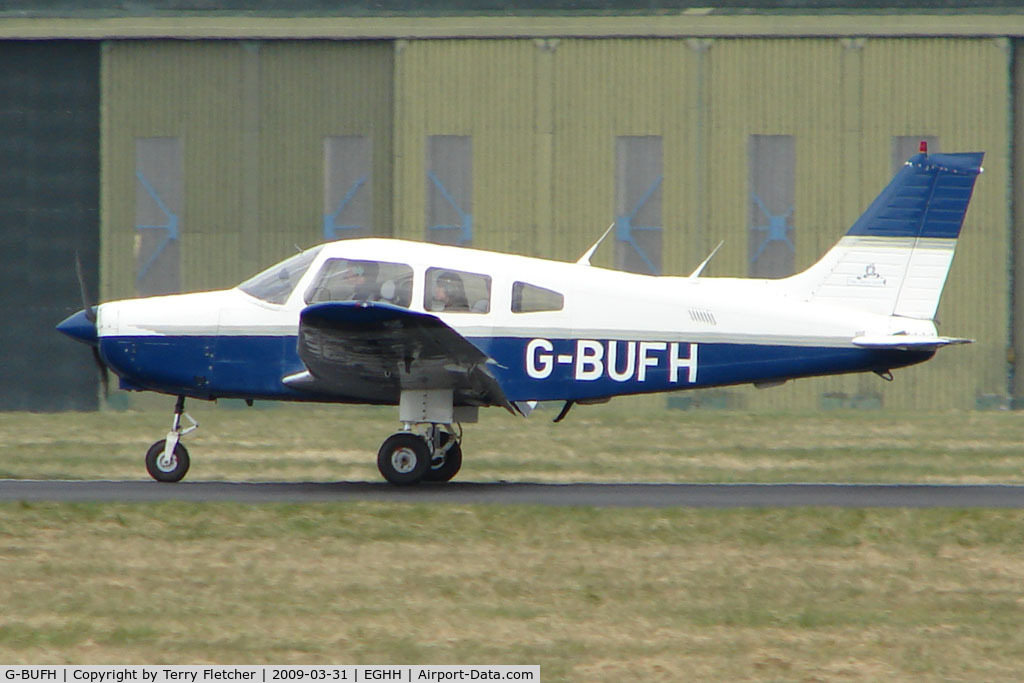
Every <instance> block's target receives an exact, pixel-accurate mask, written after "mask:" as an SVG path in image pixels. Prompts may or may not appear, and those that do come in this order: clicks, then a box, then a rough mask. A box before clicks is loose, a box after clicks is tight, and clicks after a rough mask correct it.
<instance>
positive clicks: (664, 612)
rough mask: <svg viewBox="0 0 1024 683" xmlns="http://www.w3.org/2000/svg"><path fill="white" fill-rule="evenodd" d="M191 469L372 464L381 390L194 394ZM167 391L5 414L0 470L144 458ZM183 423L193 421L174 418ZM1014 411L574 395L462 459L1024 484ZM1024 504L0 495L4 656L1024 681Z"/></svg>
mask: <svg viewBox="0 0 1024 683" xmlns="http://www.w3.org/2000/svg"><path fill="white" fill-rule="evenodd" d="M195 416H196V417H197V418H198V419H199V420H200V422H202V423H203V428H202V429H201V430H200V431H199V432H197V433H196V434H195V435H192V436H190V437H188V441H189V446H190V449H191V450H192V455H193V470H192V472H190V474H189V479H237V480H242V479H255V480H258V479H273V480H324V481H334V480H341V479H368V480H371V481H376V480H377V477H378V475H377V473H376V468H375V466H374V464H373V454H374V452H375V450H376V447H377V446H378V445H379V443H380V441H381V440H382V439H383V437H384V436H386V435H387V434H388V433H389V432H390V430H391V429H392V428H393V417H392V413H391V411H377V410H371V409H340V410H324V409H317V408H308V409H293V408H288V409H282V410H250V411H241V410H224V409H219V410H217V409H211V408H208V407H204V406H202V405H200V406H196V411H195ZM167 417H168V416H167V415H166V414H164V413H159V414H150V413H109V414H104V415H90V414H83V415H11V414H6V415H4V414H0V472H2V476H5V477H18V478H56V477H61V478H94V477H102V478H114V479H125V478H143V477H145V473H144V470H143V469H142V464H141V457H142V453H143V452H144V450H145V448H146V446H147V445H148V444H149V443H150V442H151V441H153V440H155V439H156V438H159V437H160V436H161V432H163V431H165V430H166V428H167V427H166V424H165V423H166V422H167ZM193 437H194V438H193ZM1022 440H1024V421H1022V420H1021V418H1019V416H1018V415H1016V414H1013V413H996V412H993V413H944V414H923V415H902V416H892V415H888V414H886V413H873V412H871V413H858V414H853V413H834V414H831V413H825V414H814V415H803V416H791V415H772V416H761V415H757V416H754V415H745V414H738V413H717V412H685V413H684V412H667V411H658V412H655V413H651V414H644V413H643V412H641V411H631V410H628V409H627V410H623V411H620V410H617V409H616V408H615V404H614V403H613V404H612V405H611V406H601V407H595V408H589V409H580V408H577V409H576V410H574V411H573V413H572V414H571V415H570V417H569V419H568V420H567V421H566V422H565V423H562V424H560V425H551V424H550V423H548V422H547V421H546V420H543V421H542V420H537V419H536V418H534V419H531V420H530V421H523V420H516V419H513V418H512V417H511V416H503V415H500V414H497V413H496V414H494V415H493V416H490V415H488V416H486V417H485V418H484V420H483V421H482V422H481V424H479V425H469V426H467V437H466V441H465V451H466V465H465V468H464V470H463V473H462V474H461V475H460V479H466V480H477V481H479V480H498V479H506V480H541V481H568V480H588V481H619V480H621V481H626V480H644V481H787V480H801V481H928V482H938V481H943V482H976V481H989V482H1019V481H1021V480H1022V475H1021V464H1022V463H1021V459H1020V457H1019V452H1020V451H1019V448H1018V446H1017V444H1019V443H1021V441H1022ZM1022 548H1024V511H1016V510H837V509H821V508H805V509H800V508H797V509H784V510H771V509H764V510H761V509H740V510H685V509H681V510H645V509H630V510H619V509H608V510H605V509H590V508H578V509H574V508H566V509H563V508H557V509H555V508H542V507H530V506H453V505H436V506H421V505H391V504H368V503H358V504H343V503H338V504H311V505H264V506H245V505H233V504H201V505H195V504H190V505H186V504H170V503H163V504H151V505H125V504H110V505H61V504H34V503H33V504H24V503H22V504H18V503H11V504H4V505H0V663H198V662H216V663H318V662H320V663H328V662H330V663H343V664H356V663H367V664H371V663H375V664H380V663H431V664H444V663H482V664H501V663H507V664H512V663H518V664H540V665H541V674H542V677H543V679H544V680H549V681H550V680H556V681H557V680H570V681H619V680H722V681H725V680H738V679H739V680H1007V681H1009V680H1018V679H1019V678H1020V677H1021V671H1024V631H1022V629H1021V628H1020V624H1021V623H1022V622H1024V551H1022Z"/></svg>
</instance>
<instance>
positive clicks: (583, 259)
mask: <svg viewBox="0 0 1024 683" xmlns="http://www.w3.org/2000/svg"><path fill="white" fill-rule="evenodd" d="M614 227H615V223H614V222H613V223H612V224H611V225H609V226H608V229H607V230H605V231H604V234H603V235H601V236H600V237H598V238H597V241H596V242H594V246H592V247H590V249H587V252H586V253H585V254H583V256H580V258H579V260H577V261H576V263H578V264H579V265H581V266H589V265H590V257H591V256H593V255H594V252H595V251H597V248H598V247H599V246H601V242H604V238H605V237H607V236H608V233H610V232H611V231H612V228H614Z"/></svg>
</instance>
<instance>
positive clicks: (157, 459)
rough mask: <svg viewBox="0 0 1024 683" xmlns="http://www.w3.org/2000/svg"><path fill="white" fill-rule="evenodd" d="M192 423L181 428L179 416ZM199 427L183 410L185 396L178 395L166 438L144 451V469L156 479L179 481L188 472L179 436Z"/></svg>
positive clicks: (187, 460) (185, 452)
mask: <svg viewBox="0 0 1024 683" xmlns="http://www.w3.org/2000/svg"><path fill="white" fill-rule="evenodd" d="M182 416H184V417H185V419H186V420H188V421H189V422H191V423H192V424H191V425H190V426H188V427H185V428H184V429H182V427H181V418H182ZM197 429H199V423H198V422H196V421H195V420H193V419H192V416H191V415H189V414H188V413H186V412H185V397H184V396H179V397H178V402H177V403H176V404H175V406H174V421H173V422H172V423H171V431H169V432H167V438H166V439H160V440H159V441H157V442H156V443H155V444H153V445H152V446H150V447H149V450H148V451H146V471H147V472H149V476H151V477H153V478H154V479H156V480H157V481H165V482H175V481H181V480H182V478H183V477H184V476H185V474H186V473H187V472H188V466H189V457H188V449H187V448H185V446H184V444H182V443H181V437H183V436H185V435H186V434H188V433H189V432H194V431H195V430H197Z"/></svg>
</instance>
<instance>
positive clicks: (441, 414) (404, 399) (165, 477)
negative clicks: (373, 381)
mask: <svg viewBox="0 0 1024 683" xmlns="http://www.w3.org/2000/svg"><path fill="white" fill-rule="evenodd" d="M452 399H453V392H452V390H451V389H424V390H407V391H403V392H402V394H401V399H400V402H399V418H400V420H401V422H402V430H401V431H400V432H398V433H396V434H392V435H391V436H389V437H388V438H387V439H386V440H385V441H384V444H383V445H382V446H381V447H380V450H379V451H378V452H377V469H378V470H380V473H381V474H382V475H383V476H384V478H385V479H387V480H388V481H389V482H391V483H392V484H396V485H398V486H409V485H411V484H418V483H419V482H421V481H424V482H446V481H450V480H451V479H452V477H454V476H455V475H456V474H458V472H459V469H460V468H461V467H462V428H461V426H458V427H455V426H453V425H459V424H460V423H462V422H476V421H477V414H478V412H479V409H478V408H476V407H473V406H469V407H462V406H460V407H458V408H456V407H454V405H453V400H452ZM182 418H185V420H186V421H187V422H189V423H190V424H189V425H188V426H186V427H182ZM198 428H199V423H198V422H196V421H195V420H193V419H192V416H191V415H189V414H188V413H186V412H185V397H184V396H179V397H178V402H177V403H176V404H175V406H174V420H173V422H172V423H171V431H169V432H167V437H166V438H164V439H161V440H160V441H157V442H156V443H154V444H153V445H152V446H150V447H149V451H147V452H146V471H148V472H149V476H151V477H153V478H154V479H156V480H157V481H163V482H175V481H181V480H182V479H183V478H184V477H185V474H186V473H187V472H188V468H189V456H188V449H186V448H185V446H184V445H183V444H182V443H181V437H183V436H185V435H186V434H189V433H191V432H194V431H195V430H196V429H198Z"/></svg>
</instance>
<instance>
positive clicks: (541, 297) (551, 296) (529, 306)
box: [512, 282, 565, 313]
mask: <svg viewBox="0 0 1024 683" xmlns="http://www.w3.org/2000/svg"><path fill="white" fill-rule="evenodd" d="M564 307H565V297H564V296H562V295H561V294H560V293H558V292H556V291H554V290H551V289H545V288H544V287H538V286H537V285H531V284H529V283H528V282H516V283H514V284H513V285H512V312H513V313H540V312H541V311H560V310H562V308H564Z"/></svg>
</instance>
